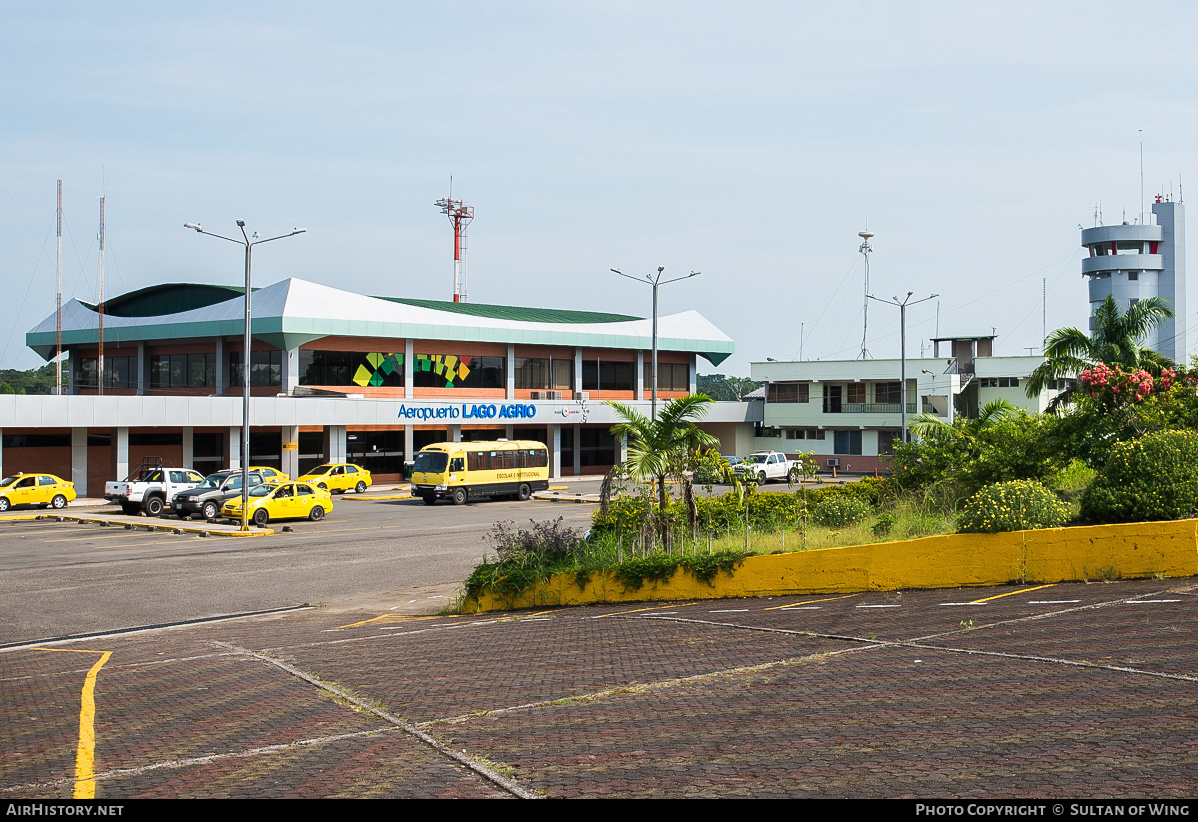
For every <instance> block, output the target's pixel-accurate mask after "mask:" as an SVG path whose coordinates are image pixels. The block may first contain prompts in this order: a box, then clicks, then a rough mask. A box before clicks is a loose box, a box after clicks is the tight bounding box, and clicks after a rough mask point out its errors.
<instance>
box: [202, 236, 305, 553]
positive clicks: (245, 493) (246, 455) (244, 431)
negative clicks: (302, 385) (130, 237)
mask: <svg viewBox="0 0 1198 822" xmlns="http://www.w3.org/2000/svg"><path fill="white" fill-rule="evenodd" d="M183 227H184V228H190V229H192V230H193V231H195V232H197V233H199V234H207V235H208V236H209V237H216V238H217V239H219V240H228V241H229V242H231V243H237V244H238V245H243V246H245V338H244V345H245V352H244V354H245V357H244V358H243V360H242V365H241V369H242V370H241V385H242V399H241V530H242V531H248V530H250V524H249V512H250V258H251V253H252V251H253V249H254V246H256V245H261V244H262V243H269V242H271V241H272V240H281V239H283V238H284V237H294V236H295V235H296V234H303V233H304V232H305V231H307V230H308V229H306V228H295V229H292V230H291V232H290V233H288V234H280V235H279V236H277V237H267V238H266V239H265V240H262V239H259V238H258V232H257V231H255V232H254V233H253V235H247V234H246V233H245V220H238V221H237V227H238V228H239V229H241V236H242V239H240V240H238V239H235V238H233V237H226V236H224V235H223V234H214V233H213V232H211V231H205V230H204V229H203V227H202V226H201V225H200V224H199V223H184V224H183Z"/></svg>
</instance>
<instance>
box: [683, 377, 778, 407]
mask: <svg viewBox="0 0 1198 822" xmlns="http://www.w3.org/2000/svg"><path fill="white" fill-rule="evenodd" d="M762 385H764V383H760V382H756V381H755V380H751V379H749V378H748V377H725V376H724V375H723V374H700V375H699V380H698V388H699V393H700V394H706V395H707V396H709V397H711V398H712V399H713V400H717V401H721V402H736V401H737V400H739V399H740V398H741V397H743V396H744V395H745V394H748V393H749V392H750V391H756V390H757V389H758V388H760V387H761V386H762Z"/></svg>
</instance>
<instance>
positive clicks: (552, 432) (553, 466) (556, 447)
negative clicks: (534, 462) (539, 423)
mask: <svg viewBox="0 0 1198 822" xmlns="http://www.w3.org/2000/svg"><path fill="white" fill-rule="evenodd" d="M549 439H550V440H552V442H551V443H550V444H549V452H550V462H549V475H550V476H551V477H552V478H553V479H561V477H562V427H561V425H559V424H558V423H554V424H553V425H550V426H549Z"/></svg>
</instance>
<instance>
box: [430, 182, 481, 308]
mask: <svg viewBox="0 0 1198 822" xmlns="http://www.w3.org/2000/svg"><path fill="white" fill-rule="evenodd" d="M434 205H436V206H438V207H439V208H440V209H441V213H442V214H445V215H448V216H449V222H451V223H453V301H454V302H455V303H464V302H466V226H468V225H470V221H471V220H473V219H474V207H473V206H468V205H466V204H465V203H463V202H462V201H461V200H451V199H449V198H448V197H444V198H442V199H440V200H437V202H436V203H434Z"/></svg>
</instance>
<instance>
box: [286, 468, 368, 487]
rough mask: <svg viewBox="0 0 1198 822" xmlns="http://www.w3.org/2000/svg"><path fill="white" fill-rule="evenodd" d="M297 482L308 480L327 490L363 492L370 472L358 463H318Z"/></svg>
mask: <svg viewBox="0 0 1198 822" xmlns="http://www.w3.org/2000/svg"><path fill="white" fill-rule="evenodd" d="M297 482H310V483H312V484H313V485H316V486H319V487H321V488H325V489H328V490H329V491H340V492H341V493H343V494H344V493H345V492H346V491H357V492H358V493H359V494H361V493H364V492H365V491H366V489H367V488H369V487H370V472H369V471H367V470H366V469H365V468H363V467H362V466H360V465H354V464H352V463H348V462H335V463H326V464H324V465H318V466H316V467H315V468H313V469H312V470H311V471H309V472H307V473H306V474H304V475H303V476H302V477H300V478H299V479H298V480H297Z"/></svg>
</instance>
